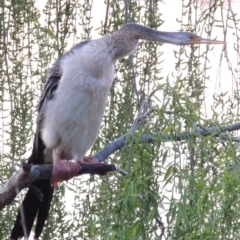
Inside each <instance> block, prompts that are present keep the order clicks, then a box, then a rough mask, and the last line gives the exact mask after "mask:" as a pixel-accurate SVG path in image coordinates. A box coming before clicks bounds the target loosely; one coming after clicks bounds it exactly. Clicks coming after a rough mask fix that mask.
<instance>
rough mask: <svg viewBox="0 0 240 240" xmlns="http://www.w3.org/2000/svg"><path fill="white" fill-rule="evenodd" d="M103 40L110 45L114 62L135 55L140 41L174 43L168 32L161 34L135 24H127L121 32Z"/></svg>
mask: <svg viewBox="0 0 240 240" xmlns="http://www.w3.org/2000/svg"><path fill="white" fill-rule="evenodd" d="M169 34H171V33H169ZM103 39H104V41H107V43H108V47H109V50H110V54H111V55H112V58H113V61H116V60H118V59H121V58H123V57H125V56H127V55H130V54H131V53H133V52H134V50H135V49H136V47H137V44H138V40H140V39H143V40H148V41H155V42H165V43H167V42H169V43H172V41H169V38H168V33H167V32H160V31H157V30H154V29H151V28H148V27H145V26H141V25H139V24H135V23H128V24H125V25H124V26H123V27H122V28H121V29H120V30H119V31H117V32H115V33H114V34H112V35H109V36H106V37H105V38H103Z"/></svg>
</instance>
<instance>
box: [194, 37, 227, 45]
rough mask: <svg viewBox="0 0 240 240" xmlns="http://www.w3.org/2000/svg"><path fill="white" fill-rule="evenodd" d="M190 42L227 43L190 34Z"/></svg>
mask: <svg viewBox="0 0 240 240" xmlns="http://www.w3.org/2000/svg"><path fill="white" fill-rule="evenodd" d="M190 42H191V43H192V44H226V43H227V42H225V41H218V40H212V39H207V38H202V37H199V36H192V38H191V39H190Z"/></svg>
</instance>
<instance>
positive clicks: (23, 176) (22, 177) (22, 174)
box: [0, 164, 118, 210]
mask: <svg viewBox="0 0 240 240" xmlns="http://www.w3.org/2000/svg"><path fill="white" fill-rule="evenodd" d="M52 169H53V168H52V165H29V164H24V165H23V167H22V168H21V169H20V170H19V171H18V172H16V173H15V174H14V175H13V176H12V177H11V178H10V179H9V180H8V181H7V182H6V183H5V184H4V185H3V186H2V187H0V210H1V209H2V208H4V207H5V206H6V205H7V204H10V203H11V202H12V201H13V200H14V198H15V197H16V196H17V194H18V193H19V192H20V191H21V190H22V189H24V188H26V187H30V186H31V183H32V182H33V181H35V180H41V179H50V178H51V176H52ZM116 170H118V168H117V167H116V166H115V165H114V164H99V165H88V164H85V165H81V169H80V170H79V172H78V175H82V174H98V175H105V174H106V173H107V172H111V171H116Z"/></svg>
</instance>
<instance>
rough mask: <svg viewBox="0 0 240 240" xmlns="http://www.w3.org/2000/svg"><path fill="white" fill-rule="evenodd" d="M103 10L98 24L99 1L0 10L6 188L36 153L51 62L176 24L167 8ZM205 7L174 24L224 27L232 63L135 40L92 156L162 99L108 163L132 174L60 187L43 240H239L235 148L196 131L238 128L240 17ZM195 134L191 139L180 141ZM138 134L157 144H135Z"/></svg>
mask: <svg viewBox="0 0 240 240" xmlns="http://www.w3.org/2000/svg"><path fill="white" fill-rule="evenodd" d="M105 2H106V3H103V2H102V3H101V7H102V9H101V12H105V15H104V16H103V18H102V19H100V20H99V19H97V21H96V16H95V15H94V13H95V9H96V8H99V6H100V4H99V1H89V0H82V1H72V0H68V1H58V0H47V1H45V2H44V6H43V5H42V2H41V4H39V1H32V0H31V1H30V0H24V1H22V0H14V1H8V0H5V1H1V2H0V3H1V14H0V36H1V37H0V57H1V61H0V66H1V68H0V99H1V101H0V112H1V118H0V160H1V161H0V165H1V168H0V171H1V176H2V177H1V178H0V184H1V185H2V184H3V183H4V182H6V181H7V179H8V178H9V177H10V176H11V175H12V174H13V166H19V165H20V162H21V160H24V159H27V158H28V156H29V153H30V151H31V147H32V140H33V135H34V129H35V119H36V116H35V106H36V104H37V100H38V97H39V95H40V92H41V90H42V86H43V83H44V82H45V74H46V70H47V69H48V68H49V66H50V65H51V63H52V62H53V61H54V60H55V59H56V58H58V57H59V56H61V55H62V54H63V53H64V52H65V51H67V50H68V49H69V48H70V47H71V46H72V45H73V44H74V43H76V42H78V41H80V40H85V39H89V38H92V36H93V35H94V34H96V33H98V34H100V35H105V34H109V33H112V32H114V31H116V30H117V29H119V28H120V26H121V25H122V24H124V23H125V22H129V21H132V22H138V23H141V24H143V25H146V26H150V27H152V28H157V29H161V27H164V21H166V22H168V21H169V19H165V18H164V15H163V14H164V12H163V10H162V8H163V7H164V4H163V3H162V2H161V1H156V0H153V1H136V0H131V1H105ZM97 4H98V5H97ZM209 4H210V5H209V6H206V5H204V4H203V3H202V4H200V3H198V1H194V0H186V1H182V6H181V7H182V8H181V9H179V11H181V14H180V15H179V16H177V17H175V16H174V14H173V13H172V12H170V14H169V15H171V16H172V17H171V18H174V19H175V18H176V21H177V22H178V26H179V27H178V30H179V29H182V30H188V31H193V32H196V33H197V34H198V35H203V36H204V35H206V34H207V35H208V36H211V38H215V37H216V33H215V32H214V31H215V30H216V28H217V29H218V28H220V29H221V34H222V31H223V30H224V32H225V35H224V36H225V37H226V38H228V37H231V36H234V42H236V43H235V45H234V46H233V45H228V46H227V49H228V51H231V54H232V55H231V58H230V57H229V56H228V52H227V51H225V52H222V53H221V54H222V55H220V53H219V55H216V57H215V60H212V59H214V58H213V56H214V55H215V54H216V53H215V52H213V50H214V47H213V46H201V48H200V47H199V46H196V45H194V46H191V47H175V48H171V50H170V51H169V52H168V53H167V54H166V53H165V52H164V51H163V50H164V49H167V48H168V47H167V45H159V44H158V45H157V44H155V43H150V42H140V43H139V46H138V48H137V51H136V52H135V53H134V55H133V56H130V57H129V58H125V59H123V60H121V61H119V62H117V63H116V78H115V82H114V84H113V88H112V89H111V92H110V95H109V102H108V106H107V110H106V114H105V116H104V120H103V124H102V129H101V132H100V134H99V138H98V140H97V142H96V144H95V146H94V147H93V149H92V154H93V153H95V152H97V151H98V150H100V149H101V148H102V147H104V146H105V145H106V144H107V143H109V142H110V141H112V140H114V139H115V138H117V137H119V136H122V135H124V134H126V133H127V132H128V131H129V129H130V128H131V126H132V124H133V121H134V118H135V115H136V113H137V112H138V110H139V108H140V106H141V104H142V102H143V101H144V99H145V98H146V97H147V96H148V95H149V94H151V93H152V91H154V90H156V89H157V90H158V91H156V92H155V94H153V96H152V98H151V101H149V102H148V103H147V104H146V106H145V108H146V109H145V108H144V109H145V111H144V113H145V114H146V112H147V111H149V112H148V114H147V118H146V119H144V120H143V121H141V122H140V123H139V126H138V129H137V131H136V132H134V134H133V135H132V136H131V137H129V138H128V139H127V144H126V146H125V147H124V148H123V149H121V151H119V152H117V153H115V154H114V155H112V156H111V157H109V159H108V162H112V163H116V164H118V165H119V166H120V167H121V168H122V169H124V170H126V171H127V172H128V173H129V174H128V175H127V176H124V175H121V174H120V173H113V174H112V175H108V176H104V177H98V176H90V177H81V178H79V179H75V180H74V185H71V183H67V184H66V186H65V185H61V186H58V187H57V188H56V191H55V195H54V201H53V204H52V209H51V212H50V216H49V219H48V222H47V224H46V227H45V229H44V233H43V234H42V239H104V240H112V239H114V240H115V239H238V238H239V227H240V226H239V212H240V205H239V202H240V201H239V200H240V197H239V196H240V195H239V194H238V193H239V190H240V189H239V190H238V188H239V186H240V184H239V181H240V180H239V179H240V177H239V145H238V144H237V143H234V142H233V141H232V137H233V136H234V135H231V134H230V133H221V134H218V135H216V131H213V132H211V133H210V134H208V135H206V136H201V135H200V134H198V133H196V132H195V131H194V130H195V129H196V128H201V129H206V128H208V127H216V129H217V128H218V127H219V128H220V126H224V125H227V124H231V123H234V122H236V121H239V117H238V116H239V79H240V78H239V72H240V69H239V68H240V64H239V57H240V56H239V54H240V50H239V32H240V31H239V21H240V20H239V15H237V14H236V13H235V12H234V8H231V4H232V3H231V1H229V2H228V3H224V1H214V2H213V1H210V3H209ZM226 9H227V13H226V15H224V14H225V12H226V11H225V10H226ZM219 12H221V13H222V15H219V14H218V13H219ZM98 13H99V10H98ZM167 14H168V13H167ZM219 16H221V17H219ZM165 17H166V15H165ZM101 20H102V21H101ZM232 29H233V30H232ZM174 30H175V27H172V28H171V29H169V31H174ZM221 34H220V35H219V36H218V39H223V37H224V36H223V35H221ZM94 38H95V36H94ZM227 41H228V39H227ZM165 46H166V47H165ZM217 49H218V51H220V50H221V49H220V48H217ZM223 54H224V55H223ZM171 56H172V57H174V58H173V60H172V62H169V64H167V65H166V64H165V63H166V62H167V61H168V58H171ZM223 56H224V58H223ZM210 59H211V60H210ZM224 59H225V60H224ZM216 62H217V64H218V66H217V64H216ZM171 63H172V65H171ZM214 66H215V68H214ZM225 73H228V75H227V77H225V76H224V75H223V74H225ZM227 81H228V84H223V82H227ZM211 82H214V86H213V85H211ZM230 85H231V87H229V86H230ZM210 88H211V89H213V90H212V92H210ZM209 99H210V100H209ZM189 133H192V135H191V136H190V137H186V139H185V140H182V141H174V140H173V139H174V137H175V136H176V135H179V134H180V135H181V136H183V135H184V136H186V135H188V134H189ZM142 134H149V135H151V137H152V139H153V140H154V141H153V142H151V143H148V142H143V141H140V140H139V139H140V137H141V136H142ZM76 186H77V187H76ZM23 196H24V193H23V194H21V195H20V197H18V198H16V200H15V201H14V203H13V204H11V205H9V206H7V207H6V208H5V209H4V210H2V211H1V212H0V218H1V221H0V229H1V231H0V239H8V237H9V233H10V229H11V227H12V225H13V221H14V219H15V216H16V212H17V206H18V204H19V201H20V200H19V199H20V198H22V197H23ZM71 204H73V207H72V208H69V206H71ZM159 221H160V222H159Z"/></svg>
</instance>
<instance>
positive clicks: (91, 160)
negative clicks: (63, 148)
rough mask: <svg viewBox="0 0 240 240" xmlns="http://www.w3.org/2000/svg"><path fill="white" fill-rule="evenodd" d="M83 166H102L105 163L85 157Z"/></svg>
mask: <svg viewBox="0 0 240 240" xmlns="http://www.w3.org/2000/svg"><path fill="white" fill-rule="evenodd" d="M81 164H92V165H102V164H103V163H101V162H98V161H97V160H95V159H94V158H93V157H86V156H85V157H84V158H83V162H82V163H81Z"/></svg>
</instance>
